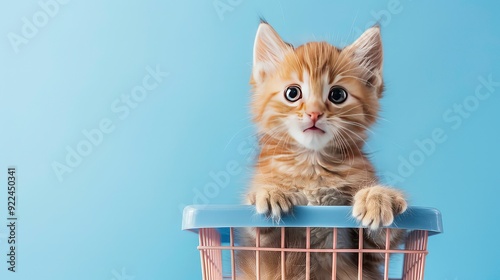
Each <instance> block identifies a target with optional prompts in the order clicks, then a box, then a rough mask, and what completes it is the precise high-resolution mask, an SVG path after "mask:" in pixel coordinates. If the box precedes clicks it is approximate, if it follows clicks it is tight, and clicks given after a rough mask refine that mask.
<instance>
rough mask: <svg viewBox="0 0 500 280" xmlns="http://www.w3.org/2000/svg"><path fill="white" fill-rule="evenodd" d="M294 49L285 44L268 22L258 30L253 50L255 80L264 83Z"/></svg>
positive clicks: (262, 24)
mask: <svg viewBox="0 0 500 280" xmlns="http://www.w3.org/2000/svg"><path fill="white" fill-rule="evenodd" d="M291 50H293V48H292V47H291V46H290V45H289V44H287V43H285V42H283V40H282V39H281V38H280V36H279V35H278V33H276V31H275V30H274V29H273V28H272V27H271V25H269V24H268V23H266V22H262V23H261V24H260V25H259V28H258V29H257V35H256V36H255V43H254V48H253V71H252V75H253V79H254V80H255V81H256V82H262V81H263V80H264V79H265V77H266V76H268V75H269V74H270V73H271V72H272V71H274V70H276V68H277V66H278V64H279V63H280V62H281V61H283V59H284V58H285V55H286V54H287V53H288V52H289V51H291Z"/></svg>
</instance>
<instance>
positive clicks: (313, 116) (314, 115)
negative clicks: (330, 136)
mask: <svg viewBox="0 0 500 280" xmlns="http://www.w3.org/2000/svg"><path fill="white" fill-rule="evenodd" d="M307 115H309V117H311V120H312V121H313V123H316V122H317V121H318V119H319V118H320V117H321V116H322V115H323V113H320V112H311V113H307Z"/></svg>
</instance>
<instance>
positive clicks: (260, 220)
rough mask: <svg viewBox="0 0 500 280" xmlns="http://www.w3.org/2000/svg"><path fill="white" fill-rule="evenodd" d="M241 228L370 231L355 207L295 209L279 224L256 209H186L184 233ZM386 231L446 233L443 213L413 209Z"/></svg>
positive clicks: (204, 206)
mask: <svg viewBox="0 0 500 280" xmlns="http://www.w3.org/2000/svg"><path fill="white" fill-rule="evenodd" d="M240 227H336V228H366V227H364V226H362V225H361V224H360V223H359V222H358V221H357V220H356V219H355V218H354V217H352V206H295V207H294V208H293V210H292V213H291V214H287V215H285V216H283V217H282V219H281V220H280V221H279V222H276V221H273V220H272V219H269V218H268V217H266V216H265V215H260V214H257V212H256V210H255V206H253V205H189V206H186V207H185V208H184V212H183V219H182V230H189V231H193V232H198V229H200V228H216V229H226V228H240ZM385 228H399V229H406V230H426V231H428V232H429V235H434V234H439V233H442V232H443V222H442V218H441V212H440V211H439V210H437V209H436V208H431V207H419V206H411V207H408V209H407V210H406V211H405V212H404V213H403V214H400V215H397V216H396V217H395V218H394V222H393V223H392V224H391V225H389V226H387V227H385Z"/></svg>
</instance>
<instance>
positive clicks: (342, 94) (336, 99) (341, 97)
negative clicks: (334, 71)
mask: <svg viewBox="0 0 500 280" xmlns="http://www.w3.org/2000/svg"><path fill="white" fill-rule="evenodd" d="M346 99H347V91H345V89H343V88H341V87H333V88H332V89H330V93H329V94H328V100H330V101H331V102H332V103H333V104H340V103H342V102H344V101H345V100H346Z"/></svg>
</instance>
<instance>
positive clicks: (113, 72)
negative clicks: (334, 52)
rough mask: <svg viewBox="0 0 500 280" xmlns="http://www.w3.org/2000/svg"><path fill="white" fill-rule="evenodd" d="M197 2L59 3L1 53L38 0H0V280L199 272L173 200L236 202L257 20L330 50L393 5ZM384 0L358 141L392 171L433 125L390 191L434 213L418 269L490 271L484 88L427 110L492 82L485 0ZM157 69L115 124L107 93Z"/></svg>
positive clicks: (494, 145)
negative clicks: (368, 106) (10, 248)
mask: <svg viewBox="0 0 500 280" xmlns="http://www.w3.org/2000/svg"><path fill="white" fill-rule="evenodd" d="M42 1H46V0H42ZM214 2H216V1H106V2H105V1H76V0H72V1H69V2H68V3H67V4H64V5H60V7H59V11H58V12H57V13H56V14H55V15H54V17H53V18H50V19H49V21H48V22H47V24H46V25H45V26H44V27H42V28H40V29H39V30H38V32H37V33H36V34H35V35H34V37H33V38H29V39H28V42H27V44H22V45H20V46H19V52H18V53H16V52H15V51H14V48H13V46H12V44H11V43H10V42H9V37H8V36H9V35H8V34H9V33H11V32H14V33H16V34H18V35H19V34H22V33H21V31H22V27H23V21H22V18H23V17H26V18H28V20H30V21H32V17H33V15H34V14H36V13H37V12H39V11H41V7H40V6H39V4H37V1H2V5H1V6H2V7H1V9H0V22H1V24H0V36H2V38H3V39H1V40H0V94H1V101H0V127H1V128H2V131H3V133H2V137H1V140H0V182H2V183H1V184H2V185H5V184H6V168H7V166H9V165H15V166H17V168H18V182H19V189H18V202H19V203H18V210H17V211H18V217H19V221H18V230H19V231H18V243H19V245H18V264H17V270H18V272H16V273H15V274H13V273H10V272H8V271H7V266H6V263H5V259H6V256H5V254H6V249H7V246H6V240H5V238H6V237H7V231H6V227H5V225H4V224H5V223H6V220H5V218H6V205H5V204H6V203H5V201H6V198H5V195H6V190H5V188H4V187H3V188H0V190H1V191H0V199H1V200H0V278H1V279H53V280H58V279H106V280H109V279H116V280H119V279H127V278H126V277H125V276H133V277H135V278H134V279H136V280H143V279H200V268H199V254H198V251H197V250H196V244H197V238H196V236H195V235H194V234H191V233H188V232H182V231H181V230H180V226H181V211H180V210H179V209H180V208H182V206H183V205H186V204H192V203H193V201H195V202H198V203H205V202H208V203H211V204H235V203H239V201H240V194H241V193H242V192H243V191H244V189H245V186H246V181H247V178H248V176H249V174H250V172H251V164H252V161H251V159H252V143H253V141H254V138H253V137H252V135H253V132H254V131H253V129H252V127H251V124H250V121H249V113H248V102H249V92H248V91H249V86H248V80H249V75H250V68H251V61H252V57H251V53H252V44H253V39H254V35H255V31H256V28H257V25H258V18H259V16H261V15H262V16H264V17H265V18H266V19H267V20H268V21H269V22H270V23H271V24H272V25H273V26H274V27H275V28H276V30H277V31H278V32H279V33H280V34H281V35H282V37H283V38H284V39H285V40H287V41H289V42H291V43H293V44H295V45H298V44H301V43H304V42H307V41H310V40H328V41H329V42H331V43H334V44H337V45H339V44H345V43H350V42H352V41H353V39H354V37H355V36H357V35H359V32H358V30H362V29H364V28H365V27H366V26H367V25H370V24H371V22H373V20H374V19H377V18H378V17H379V15H378V14H379V11H382V10H386V11H388V5H389V6H390V5H392V4H391V3H392V2H393V1H390V0H381V1H342V2H340V1H276V0H274V1H264V0H262V1H249V0H247V1H244V0H243V1H236V0H233V1H228V0H221V1H220V2H221V3H228V2H231V3H233V4H234V5H233V6H234V7H233V6H231V8H230V9H229V10H227V11H225V12H223V14H221V15H220V16H219V14H218V13H217V11H216V9H215V8H214ZM399 3H400V4H399V6H398V7H397V8H396V10H397V11H399V12H394V7H392V11H393V12H391V14H390V16H391V17H390V19H389V18H387V17H385V18H382V19H380V23H381V25H382V32H383V42H384V50H385V64H384V75H385V81H386V85H387V90H386V92H385V97H384V98H383V99H382V101H381V102H382V108H383V112H382V117H383V119H384V120H381V121H380V122H379V124H378V125H377V126H376V127H375V128H374V134H373V135H371V140H370V142H369V145H368V146H367V147H366V151H367V152H370V153H371V155H372V158H373V161H374V163H375V164H376V166H377V169H378V170H379V173H380V174H381V175H384V174H385V175H386V174H388V172H392V173H394V174H400V173H398V168H399V166H400V165H401V162H402V160H401V157H402V158H406V159H408V158H409V157H410V155H411V154H412V153H415V151H417V150H418V147H417V145H416V144H415V141H416V140H422V139H424V138H428V137H430V136H431V135H432V132H433V130H434V129H442V130H443V131H444V133H445V135H446V140H445V141H444V142H443V143H439V144H437V145H436V148H435V150H434V151H432V152H430V153H429V155H425V158H424V162H423V163H419V164H418V165H413V167H414V170H413V171H412V172H407V173H405V174H404V175H407V176H404V178H403V179H404V180H402V181H401V182H398V184H397V186H398V187H400V188H402V189H403V190H405V191H406V192H407V193H408V195H409V197H410V200H411V204H412V205H420V206H433V207H436V208H438V209H440V210H441V211H442V213H443V217H444V225H445V231H446V232H445V233H444V234H442V235H440V236H435V237H433V238H432V239H431V241H430V245H429V249H430V255H429V258H428V260H427V269H426V276H427V278H426V279H442V280H444V279H448V280H451V279H500V266H499V263H498V253H496V252H494V250H495V249H496V250H498V249H500V248H499V246H498V237H497V236H498V229H499V227H498V214H499V210H498V204H499V202H498V201H499V195H500V192H499V191H498V190H497V188H498V187H499V186H500V184H499V183H500V179H499V176H498V174H499V171H498V167H499V165H498V159H499V158H500V152H499V149H498V143H499V142H500V129H499V123H498V119H499V116H498V106H499V105H500V97H499V96H498V95H499V93H500V86H496V87H494V88H493V89H494V90H495V91H494V92H492V93H491V94H490V96H489V98H488V99H486V100H482V101H480V102H479V105H478V107H477V108H475V109H474V110H472V112H470V114H469V116H468V117H467V118H462V117H461V119H462V122H461V124H460V125H458V124H457V123H455V121H453V122H450V121H446V119H444V118H443V114H446V113H447V111H448V110H450V109H451V110H453V106H454V104H460V103H462V102H464V100H466V101H467V100H468V102H472V101H471V100H472V99H471V98H472V96H474V94H475V90H476V88H477V87H478V86H479V85H481V83H480V81H479V80H478V79H479V77H488V76H489V75H491V77H492V80H494V81H500V52H499V48H500V29H499V26H500V19H499V17H498V10H499V8H500V5H498V3H497V2H495V1H474V2H472V1H465V0H462V1H410V0H400V2H399ZM41 19H42V20H43V18H41ZM157 65H158V66H159V67H160V69H161V71H165V72H169V76H168V77H167V78H165V79H164V80H163V81H162V82H161V83H160V84H159V85H158V87H157V88H156V89H154V90H152V91H150V92H148V93H147V96H146V97H145V99H144V100H143V101H142V102H140V103H138V105H137V107H136V108H135V109H133V110H131V111H130V114H129V115H128V116H127V117H124V118H123V119H121V118H120V116H122V117H123V115H120V114H117V113H115V112H114V111H113V110H112V109H111V106H112V104H113V102H120V101H119V100H120V98H121V97H120V96H121V95H130V93H131V90H132V88H134V87H135V86H139V85H141V84H142V80H143V78H144V77H145V76H146V75H147V74H148V72H147V71H146V70H145V69H146V67H148V66H150V67H152V68H155V67H156V66H157ZM482 92H483V93H487V92H488V91H485V88H483V89H482ZM116 100H118V101H116ZM470 104H472V103H470ZM472 105H474V104H472ZM452 114H453V115H454V116H457V114H455V113H452ZM450 116H451V115H450ZM106 118H107V119H109V120H110V121H112V123H113V125H114V127H115V129H114V131H113V132H111V133H109V134H105V135H104V138H103V140H102V142H101V143H100V144H99V145H97V146H94V147H93V149H92V151H91V152H90V153H89V155H88V156H86V157H84V158H83V161H82V162H81V163H80V164H79V165H78V166H76V167H75V168H72V172H71V173H65V174H63V176H62V181H60V180H58V177H57V176H56V173H55V172H54V170H53V168H52V164H53V163H54V162H59V163H61V164H65V156H66V154H67V151H66V147H67V146H69V147H71V148H73V149H76V147H77V145H78V143H80V142H81V141H84V140H85V136H84V135H83V134H82V130H91V129H95V128H97V127H98V125H99V122H100V121H101V120H103V119H106ZM453 125H455V126H453ZM454 127H455V129H454ZM228 163H230V164H233V165H237V168H236V169H237V171H239V172H236V173H234V174H235V175H231V176H230V183H229V184H228V185H227V186H226V187H217V188H213V189H211V191H212V192H208V196H209V197H207V196H206V194H207V192H206V191H205V187H206V186H207V185H210V184H213V183H214V179H213V178H212V177H211V176H210V174H211V172H212V173H219V172H220V171H223V170H226V168H227V164H228ZM384 178H386V177H385V176H384ZM211 186H214V185H211ZM199 193H202V194H203V195H204V197H203V198H202V197H201V196H200V195H199ZM130 279H131V278H130Z"/></svg>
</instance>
